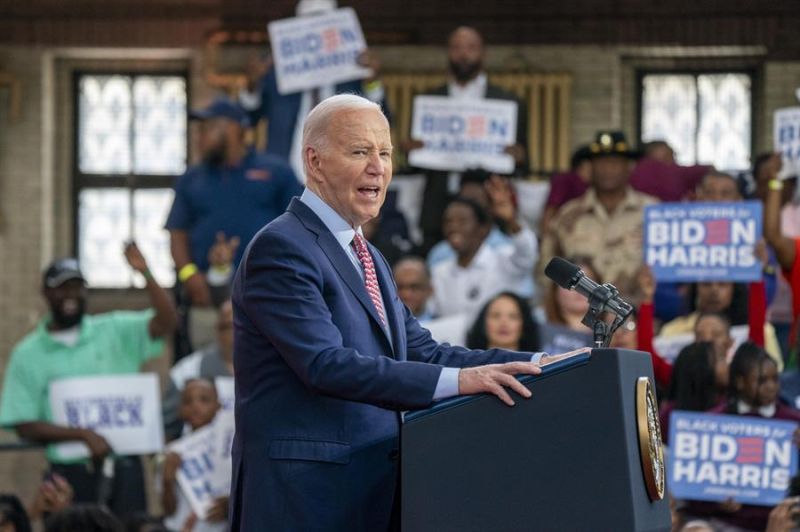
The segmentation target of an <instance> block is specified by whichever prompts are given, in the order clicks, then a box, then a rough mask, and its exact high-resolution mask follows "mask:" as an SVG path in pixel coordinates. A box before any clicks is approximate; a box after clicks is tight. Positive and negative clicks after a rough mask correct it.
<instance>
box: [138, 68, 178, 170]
mask: <svg viewBox="0 0 800 532" xmlns="http://www.w3.org/2000/svg"><path fill="white" fill-rule="evenodd" d="M133 101H134V108H135V110H136V119H135V121H134V164H133V171H134V173H136V174H162V175H178V174H182V173H183V172H184V170H185V169H186V81H185V80H184V78H182V77H179V76H137V77H136V79H135V81H134V83H133Z"/></svg>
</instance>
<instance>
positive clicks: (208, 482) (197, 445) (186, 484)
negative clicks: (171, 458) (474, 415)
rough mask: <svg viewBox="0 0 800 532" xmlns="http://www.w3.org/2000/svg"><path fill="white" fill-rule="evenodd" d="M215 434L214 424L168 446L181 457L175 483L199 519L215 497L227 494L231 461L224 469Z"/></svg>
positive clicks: (204, 515)
mask: <svg viewBox="0 0 800 532" xmlns="http://www.w3.org/2000/svg"><path fill="white" fill-rule="evenodd" d="M216 442H217V430H216V426H215V424H214V423H212V424H210V425H208V426H205V427H202V428H199V429H197V430H196V431H194V432H192V433H190V434H187V435H186V436H183V437H182V438H181V439H179V440H176V441H174V442H173V443H171V444H170V445H169V446H168V448H167V449H168V450H169V451H170V452H173V453H176V454H178V455H180V457H181V466H180V468H179V469H178V474H177V480H178V485H179V486H180V488H181V490H182V491H183V493H184V494H185V495H186V498H187V499H188V500H189V504H190V505H191V507H192V511H194V513H195V514H197V517H199V518H200V519H205V517H206V513H207V512H208V510H209V508H210V507H211V505H212V504H213V502H214V499H216V498H218V497H223V496H227V495H228V494H229V493H230V461H229V463H228V464H227V465H226V464H224V463H222V462H221V461H220V460H219V459H218V458H217V456H216V449H215V448H214V445H215V443H216Z"/></svg>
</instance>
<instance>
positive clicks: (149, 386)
mask: <svg viewBox="0 0 800 532" xmlns="http://www.w3.org/2000/svg"><path fill="white" fill-rule="evenodd" d="M50 410H51V412H52V417H53V423H55V424H56V425H65V426H69V427H81V428H85V429H91V430H93V431H95V432H97V433H98V434H100V435H101V436H103V437H104V438H105V439H106V440H108V443H109V444H110V445H111V448H112V449H113V450H114V453H116V454H118V455H139V454H151V453H157V452H161V450H162V449H163V448H164V429H163V421H162V415H161V389H160V386H159V383H158V376H157V375H155V374H154V373H144V374H136V375H104V376H93V377H71V378H66V379H58V380H55V381H53V382H51V383H50ZM56 452H57V453H58V455H59V457H61V458H62V459H75V458H87V457H88V456H89V454H90V453H89V448H88V447H86V445H84V444H83V443H80V442H66V443H59V444H57V445H56Z"/></svg>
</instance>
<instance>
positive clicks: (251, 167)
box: [165, 97, 302, 358]
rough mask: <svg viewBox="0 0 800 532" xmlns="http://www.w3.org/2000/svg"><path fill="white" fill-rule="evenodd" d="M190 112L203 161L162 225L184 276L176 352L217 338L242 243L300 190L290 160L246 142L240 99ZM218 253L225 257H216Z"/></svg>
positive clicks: (180, 183)
mask: <svg viewBox="0 0 800 532" xmlns="http://www.w3.org/2000/svg"><path fill="white" fill-rule="evenodd" d="M189 116H190V118H191V119H193V120H194V121H195V122H196V123H197V132H198V134H199V136H198V148H199V152H200V156H201V158H202V161H201V162H200V163H199V164H197V165H194V166H192V167H190V168H189V169H188V170H187V171H186V173H185V174H184V175H183V176H181V177H180V178H178V180H177V182H176V184H175V199H174V202H173V204H172V208H171V210H170V212H169V216H168V217H167V222H166V226H165V227H166V229H167V230H168V231H169V234H170V240H171V246H170V249H171V251H172V258H173V260H174V261H175V271H176V273H177V277H178V281H179V288H178V292H177V294H178V305H179V307H180V309H181V315H185V316H187V327H186V328H182V330H181V334H180V335H179V341H178V342H177V345H176V351H177V353H176V356H177V358H180V357H181V356H184V355H187V354H189V353H190V352H191V351H192V350H193V347H202V346H204V345H205V344H208V343H211V342H213V341H214V323H216V318H217V313H216V310H215V309H214V308H212V307H216V306H219V304H221V302H222V301H224V300H225V299H227V297H228V282H229V280H230V278H231V276H232V274H233V271H234V269H235V268H236V266H237V265H238V264H239V259H240V258H241V255H242V252H243V251H244V248H245V247H246V245H247V243H248V242H250V239H251V238H252V237H253V236H254V235H255V234H256V233H257V232H258V231H259V230H260V229H261V228H262V227H263V226H265V225H266V224H268V223H269V222H271V221H272V220H273V219H274V218H276V217H277V216H279V215H280V214H283V211H285V210H286V207H287V206H288V205H289V200H290V199H292V197H294V196H299V195H300V193H301V192H302V187H301V185H300V183H299V181H298V180H297V178H296V177H295V175H294V172H293V171H292V169H291V168H289V165H288V164H286V163H285V162H284V161H283V160H281V159H280V158H279V157H276V156H274V155H268V154H263V153H258V152H256V151H255V150H253V149H252V148H251V147H249V146H248V145H247V143H246V142H245V138H244V133H245V128H246V126H247V124H248V117H247V114H246V113H245V112H244V111H243V110H242V109H241V108H240V107H239V106H238V105H236V104H235V103H233V102H231V101H230V100H228V99H227V98H223V97H220V98H217V99H215V100H214V101H212V102H211V103H210V104H209V105H208V106H207V107H205V108H203V109H199V110H195V111H192V112H191V113H190V115H189ZM220 257H223V258H224V260H222V261H220V260H216V259H219V258H220ZM190 309H191V310H190ZM187 331H188V334H187Z"/></svg>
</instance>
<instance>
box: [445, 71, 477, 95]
mask: <svg viewBox="0 0 800 532" xmlns="http://www.w3.org/2000/svg"><path fill="white" fill-rule="evenodd" d="M486 86H487V79H486V73H485V72H481V73H480V74H478V75H477V76H476V77H475V79H473V80H471V81H468V82H467V83H466V84H465V85H459V84H458V83H456V82H455V81H453V80H452V79H450V80H449V81H448V82H447V88H448V93H449V94H450V96H451V97H453V98H473V99H481V98H485V97H486Z"/></svg>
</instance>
